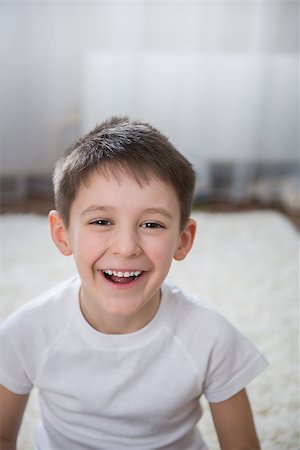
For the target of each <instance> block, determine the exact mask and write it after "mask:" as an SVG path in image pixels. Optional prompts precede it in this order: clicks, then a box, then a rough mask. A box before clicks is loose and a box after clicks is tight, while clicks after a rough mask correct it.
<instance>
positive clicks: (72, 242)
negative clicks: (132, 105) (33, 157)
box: [49, 173, 196, 333]
mask: <svg viewBox="0 0 300 450" xmlns="http://www.w3.org/2000/svg"><path fill="white" fill-rule="evenodd" d="M49 217H50V226H51V231H52V237H53V239H54V241H55V243H56V245H57V246H58V247H59V249H60V251H61V252H62V253H63V254H64V255H70V254H73V255H74V259H75V262H76V265H77V269H78V272H79V275H80V278H81V282H82V288H81V295H80V302H81V309H82V312H83V314H84V316H85V318H86V319H87V321H88V322H89V323H90V324H91V325H92V326H93V327H94V328H96V329H97V330H99V331H102V332H104V333H128V332H132V331H136V330H138V329H140V328H142V327H143V326H145V325H146V324H147V323H148V322H149V321H150V320H151V319H152V318H153V317H154V315H155V313H156V311H157V309H158V306H159V302H160V286H161V284H162V282H163V281H164V279H165V277H166V275H167V273H168V271H169V268H170V265H171V262H172V259H173V258H175V259H177V260H181V259H183V258H184V257H185V256H186V254H187V253H188V251H189V250H190V248H191V246H192V243H193V239H194V235H195V229H196V225H195V222H194V221H193V220H189V221H188V223H187V224H186V227H185V228H184V230H180V207H179V202H178V199H177V196H176V193H175V191H174V189H173V188H172V187H171V186H170V185H168V184H165V183H164V182H163V181H161V180H159V179H158V178H152V179H151V182H150V183H149V184H145V185H143V186H142V187H141V186H139V185H138V184H137V182H136V181H134V180H133V179H131V178H130V177H128V176H126V175H125V174H124V175H120V178H119V179H118V180H116V179H115V178H114V177H113V176H111V177H104V176H100V175H99V174H98V173H94V174H93V175H92V176H91V178H90V179H89V183H88V184H87V185H86V186H84V185H83V186H82V187H81V188H80V189H79V192H78V194H77V197H76V198H75V200H74V202H73V204H72V207H71V211H70V226H69V227H68V229H66V228H65V227H64V225H63V223H62V222H61V220H60V217H59V215H58V213H57V212H56V211H52V212H51V213H50V215H49Z"/></svg>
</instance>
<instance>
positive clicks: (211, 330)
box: [163, 283, 229, 337]
mask: <svg viewBox="0 0 300 450" xmlns="http://www.w3.org/2000/svg"><path fill="white" fill-rule="evenodd" d="M163 292H164V295H165V298H166V300H167V302H168V303H169V309H170V311H172V313H171V316H172V318H173V324H172V325H173V326H175V327H176V329H177V331H178V332H180V331H181V330H182V329H185V327H186V329H187V331H189V332H190V333H191V334H195V331H196V334H198V333H200V334H207V333H208V334H210V335H211V337H213V335H215V336H217V335H219V334H220V331H221V330H222V329H224V331H225V330H226V328H227V327H228V325H229V324H228V322H227V320H226V319H225V318H224V317H223V316H222V315H221V314H220V313H219V312H218V311H217V310H216V308H214V307H213V306H212V305H211V304H210V303H209V302H207V301H205V300H204V299H202V298H201V297H199V296H196V295H193V294H188V293H186V292H184V291H183V290H181V289H180V288H178V287H177V286H175V285H172V284H170V283H164V285H163ZM216 330H218V331H216Z"/></svg>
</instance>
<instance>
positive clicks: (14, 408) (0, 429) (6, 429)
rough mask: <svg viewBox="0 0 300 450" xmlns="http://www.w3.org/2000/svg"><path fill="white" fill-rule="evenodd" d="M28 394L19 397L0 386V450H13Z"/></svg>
mask: <svg viewBox="0 0 300 450" xmlns="http://www.w3.org/2000/svg"><path fill="white" fill-rule="evenodd" d="M28 397H29V394H27V395H19V394H14V393H13V392H11V391H9V390H8V389H6V388H5V387H4V386H1V385H0V448H1V450H14V449H15V448H16V442H17V437H18V433H19V429H20V426H21V422H22V418H23V414H24V410H25V407H26V404H27V400H28Z"/></svg>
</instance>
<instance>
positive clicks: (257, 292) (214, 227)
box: [0, 211, 299, 450]
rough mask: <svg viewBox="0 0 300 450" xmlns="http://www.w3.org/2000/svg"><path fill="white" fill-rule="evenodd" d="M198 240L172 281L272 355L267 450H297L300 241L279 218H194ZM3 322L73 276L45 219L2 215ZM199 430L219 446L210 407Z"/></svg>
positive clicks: (259, 389)
mask: <svg viewBox="0 0 300 450" xmlns="http://www.w3.org/2000/svg"><path fill="white" fill-rule="evenodd" d="M194 217H195V218H196V219H197V222H198V238H197V241H196V244H195V246H194V248H193V250H192V252H191V254H190V255H189V257H188V258H187V259H186V260H185V261H183V262H181V263H175V264H174V266H173V268H172V270H171V273H170V278H171V279H172V280H173V281H174V282H175V283H177V284H179V285H180V286H181V287H183V288H184V289H186V290H188V291H190V292H192V293H196V294H198V295H200V296H201V297H203V298H206V299H207V300H208V301H210V302H211V303H213V304H214V305H215V306H216V307H217V308H218V309H219V310H220V311H221V312H222V313H223V314H224V315H225V316H226V317H227V318H228V319H229V320H231V322H233V323H234V324H235V325H236V326H237V327H238V328H239V329H240V330H241V331H242V332H243V333H245V334H246V335H247V336H248V337H249V338H250V339H251V340H252V341H253V342H254V343H255V344H256V345H257V346H258V347H259V349H260V350H261V351H262V352H263V353H264V354H265V355H266V357H267V358H268V360H269V362H270V367H269V368H268V369H267V370H266V371H265V372H264V373H263V374H262V375H261V376H260V377H259V378H258V379H257V380H255V381H254V382H253V383H252V384H251V385H250V387H249V395H250V398H251V400H252V405H253V410H254V413H255V419H256V425H257V429H258V433H259V435H260V439H261V442H262V448H263V449H265V450H277V449H278V450H296V449H298V448H299V435H298V424H299V422H298V413H299V403H298V401H299V391H298V381H299V377H298V287H299V286H298V237H299V234H298V232H297V231H296V229H295V228H294V227H293V226H292V225H291V224H290V222H288V220H287V219H286V218H285V217H284V216H282V215H280V214H278V213H275V212H271V211H265V212H250V213H238V214H237V213H229V214H207V213H195V214H194ZM0 224H1V264H2V268H1V274H2V277H1V294H2V295H1V298H2V300H1V304H0V306H1V308H0V313H1V317H0V320H1V322H2V321H3V320H4V319H5V317H6V316H7V315H8V314H9V313H10V312H12V311H13V310H15V309H16V308H18V307H19V306H21V305H22V304H24V303H25V302H27V301H29V300H30V299H31V298H33V297H34V296H36V295H37V294H39V293H40V292H42V291H44V290H45V289H47V288H49V287H51V286H52V285H54V284H55V283H57V282H59V281H61V280H63V279H65V278H67V277H69V276H71V275H73V274H74V272H75V266H74V264H73V261H72V259H71V258H66V257H63V256H61V255H60V254H59V253H58V251H57V250H56V248H55V247H54V245H53V244H52V242H51V239H50V237H49V232H48V225H47V219H46V218H45V217H42V216H36V215H8V216H1V218H0ZM203 403H204V407H205V414H204V418H203V419H202V421H201V428H202V429H203V434H204V436H205V437H206V440H207V442H208V443H209V444H210V448H211V449H213V450H215V449H217V448H218V445H217V440H216V437H215V435H214V431H213V427H212V422H211V418H210V414H209V411H208V409H207V404H206V403H205V402H203ZM38 414H39V413H38V406H37V395H36V392H34V393H33V395H32V397H31V400H30V402H29V406H28V408H27V410H26V415H25V419H24V421H23V425H22V429H21V433H20V438H19V449H20V450H31V449H32V448H33V434H34V431H33V430H34V426H35V423H36V421H37V419H38Z"/></svg>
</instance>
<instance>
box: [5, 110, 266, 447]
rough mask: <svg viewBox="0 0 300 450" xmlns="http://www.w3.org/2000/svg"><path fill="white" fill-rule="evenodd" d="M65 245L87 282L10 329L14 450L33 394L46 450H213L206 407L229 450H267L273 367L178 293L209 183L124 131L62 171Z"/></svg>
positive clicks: (135, 128)
mask: <svg viewBox="0 0 300 450" xmlns="http://www.w3.org/2000/svg"><path fill="white" fill-rule="evenodd" d="M53 181H54V191H55V202H56V210H55V211H51V212H50V214H49V222H50V229H51V234H52V238H53V240H54V243H55V244H56V245H57V247H58V249H59V250H60V252H61V253H62V254H63V255H66V256H69V255H73V257H74V259H75V262H76V265H77V269H78V274H79V276H78V277H75V278H73V279H71V280H68V281H67V282H65V283H63V284H61V285H59V286H58V287H56V288H54V289H52V290H51V291H50V292H47V293H45V294H44V295H42V296H41V297H39V298H38V299H37V300H35V301H33V302H31V303H29V304H27V305H25V306H24V307H23V308H21V309H20V310H19V311H17V312H16V313H14V314H13V315H12V316H11V317H10V318H8V319H7V321H6V322H5V323H4V324H3V326H2V328H1V354H0V383H1V384H2V387H1V391H0V392H1V412H0V424H1V444H2V446H1V449H12V448H15V445H16V438H17V434H18V430H19V426H20V423H21V420H22V415H23V411H24V408H25V405H26V401H27V399H28V395H29V393H30V390H31V388H32V386H37V388H38V389H39V396H40V406H41V425H40V426H39V428H38V430H37V434H36V448H37V449H40V450H50V449H51V450H85V449H95V450H126V449H130V450H134V449H136V450H158V449H164V450H167V449H169V450H185V449H187V450H196V449H197V450H200V449H201V450H202V449H206V448H207V447H206V445H205V443H204V441H203V439H202V437H201V434H200V432H199V429H198V428H197V426H196V425H197V423H198V421H199V419H200V417H201V406H200V402H199V399H200V397H201V395H202V394H204V395H206V397H207V398H208V401H209V403H210V407H211V411H212V415H213V419H214V423H215V426H216V431H217V434H218V437H219V441H220V445H221V448H222V449H232V450H242V449H251V450H253V449H258V448H259V442H258V438H257V435H256V432H255V427H254V422H253V418H252V414H251V408H250V405H249V402H248V399H247V394H246V391H245V386H246V385H247V384H248V383H249V382H250V381H251V380H252V379H253V378H254V377H255V376H256V375H258V374H259V373H260V372H261V371H262V370H263V369H264V368H265V367H266V365H267V363H266V360H265V359H264V357H263V356H262V355H260V354H259V352H258V351H257V350H256V349H255V348H254V347H253V346H252V344H250V343H249V342H248V340H247V339H246V338H245V337H243V336H242V335H240V334H239V332H238V331H236V330H235V329H234V328H233V327H232V326H231V325H230V324H229V323H228V322H227V321H226V320H225V319H224V318H223V317H222V316H221V315H220V314H218V313H217V312H215V311H213V310H211V309H210V308H208V307H207V306H206V305H204V304H203V303H202V302H200V301H198V300H196V299H194V298H191V297H189V296H186V295H185V294H183V293H182V292H181V291H180V290H179V289H177V288H175V287H172V286H169V285H167V284H166V283H165V282H164V280H165V278H166V276H167V273H168V271H169V268H170V265H171V262H172V260H173V258H174V259H176V260H183V259H184V258H185V257H186V256H187V254H188V253H189V251H190V249H191V247H192V244H193V241H194V238H195V233H196V223H195V221H194V220H193V219H191V218H190V211H191V204H192V198H193V190H194V181H195V176H194V172H193V169H192V167H191V165H190V163H189V162H188V161H187V160H186V159H185V158H184V157H183V156H182V155H181V154H180V153H179V152H178V151H177V150H176V149H175V148H174V147H173V145H172V144H171V143H170V142H169V141H168V139H167V138H166V137H164V136H163V135H162V134H161V133H160V132H158V131H157V130H156V129H154V128H153V127H151V126H150V125H148V124H144V123H140V122H134V121H130V120H129V119H128V118H113V119H112V120H110V121H108V122H105V123H103V124H101V125H99V126H98V127H96V129H95V130H94V131H92V132H91V133H89V134H88V135H86V136H84V137H83V138H82V139H80V140H79V141H78V142H77V143H76V144H75V145H74V146H73V147H72V148H71V149H70V150H69V151H68V152H67V153H66V154H65V155H64V156H63V157H62V158H61V159H60V160H59V161H58V163H57V165H56V168H55V172H54V177H53Z"/></svg>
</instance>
